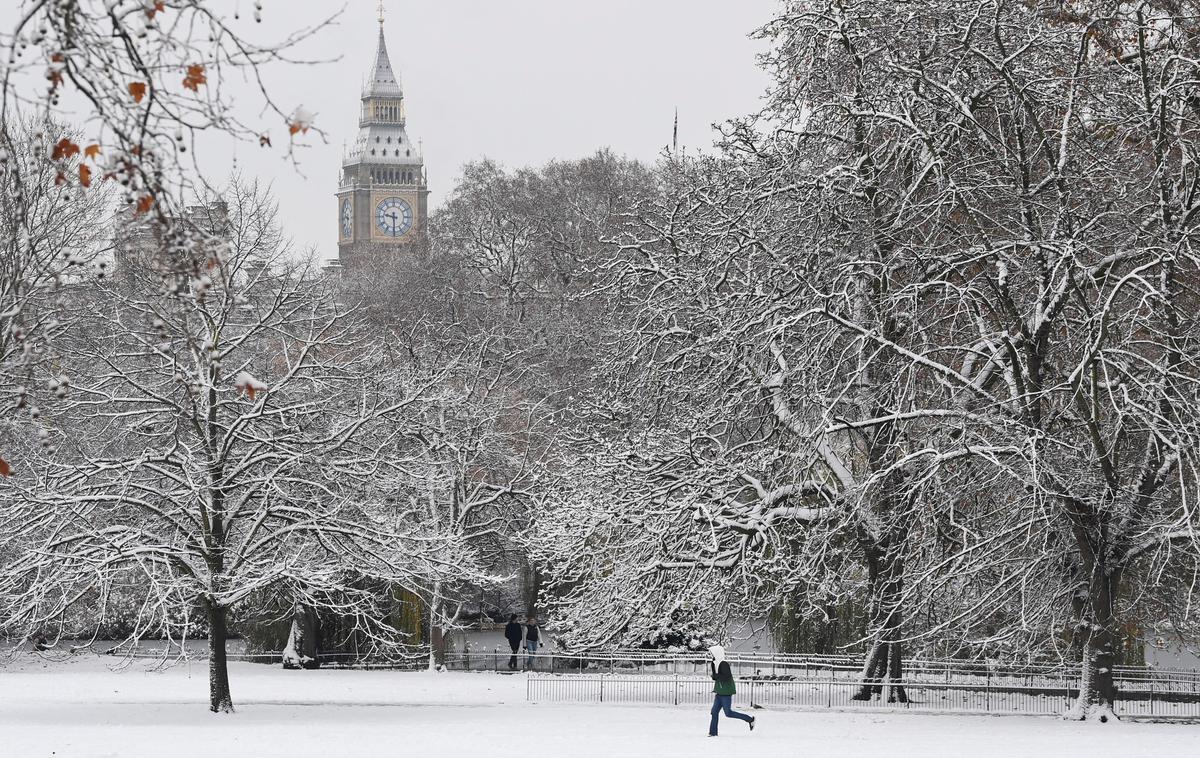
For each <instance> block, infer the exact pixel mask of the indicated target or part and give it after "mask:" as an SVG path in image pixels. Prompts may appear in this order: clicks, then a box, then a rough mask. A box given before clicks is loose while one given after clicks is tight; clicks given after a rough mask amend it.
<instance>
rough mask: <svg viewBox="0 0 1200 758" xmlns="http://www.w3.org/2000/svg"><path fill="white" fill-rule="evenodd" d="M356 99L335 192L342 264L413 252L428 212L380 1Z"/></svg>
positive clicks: (425, 189) (421, 168)
mask: <svg viewBox="0 0 1200 758" xmlns="http://www.w3.org/2000/svg"><path fill="white" fill-rule="evenodd" d="M360 101H361V111H360V113H359V119H358V138H357V139H356V140H355V141H354V144H353V145H351V146H350V149H349V150H348V151H347V152H346V155H345V158H344V160H343V161H342V172H341V180H340V183H339V187H338V192H337V198H338V258H339V259H340V262H341V264H342V266H343V267H353V266H356V265H360V264H362V263H363V262H365V261H366V260H367V259H368V258H377V257H378V258H394V257H396V256H399V255H403V254H406V253H409V252H411V249H412V246H413V244H414V243H416V242H417V241H418V240H420V239H422V237H423V236H424V234H425V219H426V216H427V215H428V196H429V189H428V187H427V186H426V183H425V161H424V158H423V156H422V155H421V150H420V147H419V146H418V144H417V143H415V142H414V141H413V140H411V139H410V138H409V136H408V129H407V126H408V118H407V114H406V113H405V108H404V88H403V87H402V85H401V82H400V76H399V74H398V73H397V72H396V70H395V69H394V68H393V67H392V61H391V57H390V56H389V55H388V49H387V38H386V36H385V35H384V9H383V3H382V2H380V3H379V41H378V43H377V47H376V50H375V62H374V65H372V67H371V70H370V72H369V74H368V76H367V81H366V83H365V84H364V85H363V90H362V96H361V98H360Z"/></svg>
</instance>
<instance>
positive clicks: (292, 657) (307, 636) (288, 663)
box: [283, 603, 321, 669]
mask: <svg viewBox="0 0 1200 758" xmlns="http://www.w3.org/2000/svg"><path fill="white" fill-rule="evenodd" d="M317 636H318V635H317V618H316V614H315V613H313V612H312V609H310V608H308V607H306V606H304V605H302V604H300V603H297V604H296V609H295V612H294V613H293V614H292V629H291V631H290V632H289V633H288V642H287V647H285V648H284V650H283V667H284V668H285V669H315V668H319V667H320V666H321V662H320V660H319V659H318V657H317V653H318V652H319V651H318V649H317Z"/></svg>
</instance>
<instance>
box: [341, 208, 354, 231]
mask: <svg viewBox="0 0 1200 758" xmlns="http://www.w3.org/2000/svg"><path fill="white" fill-rule="evenodd" d="M341 222H342V237H344V238H345V239H350V237H352V236H353V232H354V207H353V206H352V205H350V201H349V200H343V201H342V215H341Z"/></svg>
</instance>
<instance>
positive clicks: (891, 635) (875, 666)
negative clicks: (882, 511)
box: [852, 531, 908, 703]
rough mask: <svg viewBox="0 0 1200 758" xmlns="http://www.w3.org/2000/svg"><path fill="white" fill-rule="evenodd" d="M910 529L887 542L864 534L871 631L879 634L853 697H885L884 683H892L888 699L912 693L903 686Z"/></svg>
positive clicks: (864, 665) (905, 701) (900, 699)
mask: <svg viewBox="0 0 1200 758" xmlns="http://www.w3.org/2000/svg"><path fill="white" fill-rule="evenodd" d="M906 534H907V531H899V532H898V534H896V535H892V538H891V539H890V540H889V541H888V542H887V543H885V544H883V545H879V544H876V543H873V542H869V541H868V539H867V537H866V535H863V536H861V537H860V539H861V540H862V544H863V547H864V553H865V555H866V558H867V593H868V596H869V597H870V599H871V600H870V603H871V608H870V622H869V627H868V630H869V631H871V630H875V633H876V634H877V635H878V636H877V637H876V638H875V642H874V644H873V645H872V646H871V652H870V653H869V654H868V655H867V660H866V662H865V663H864V664H863V674H862V676H863V681H862V685H861V686H860V687H859V689H858V692H857V693H855V695H854V696H853V698H852V699H853V700H871V699H872V697H873V696H875V695H879V696H880V697H882V696H883V685H884V682H885V681H887V682H888V683H889V684H890V685H891V686H890V687H889V692H888V698H887V699H888V701H889V702H895V701H899V702H901V703H907V702H908V695H907V693H906V692H905V691H904V687H902V686H901V684H900V683H901V681H902V677H903V674H904V663H903V650H902V648H901V645H900V638H901V627H902V626H903V621H904V614H903V608H902V606H903V604H904V561H903V559H902V556H901V553H900V547H897V544H899V545H900V546H902V545H903V543H902V542H900V540H903V539H904V537H905V535H906Z"/></svg>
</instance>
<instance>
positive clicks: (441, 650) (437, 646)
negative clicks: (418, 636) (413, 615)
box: [429, 582, 446, 671]
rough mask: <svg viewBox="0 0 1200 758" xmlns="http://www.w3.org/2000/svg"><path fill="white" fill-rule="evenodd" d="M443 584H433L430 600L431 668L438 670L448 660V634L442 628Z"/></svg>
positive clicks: (431, 669)
mask: <svg viewBox="0 0 1200 758" xmlns="http://www.w3.org/2000/svg"><path fill="white" fill-rule="evenodd" d="M441 621H442V585H441V583H440V582H434V584H433V597H432V598H431V599H430V601H429V670H430V671H437V669H438V666H441V665H443V664H445V662H446V635H445V630H444V629H443V628H442V623H441Z"/></svg>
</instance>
